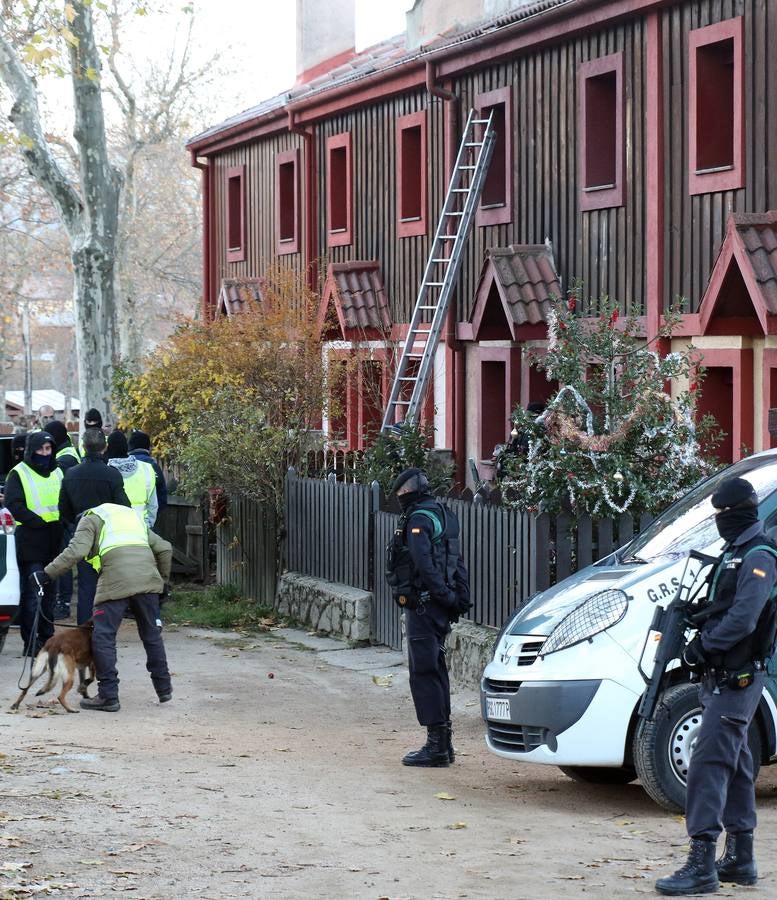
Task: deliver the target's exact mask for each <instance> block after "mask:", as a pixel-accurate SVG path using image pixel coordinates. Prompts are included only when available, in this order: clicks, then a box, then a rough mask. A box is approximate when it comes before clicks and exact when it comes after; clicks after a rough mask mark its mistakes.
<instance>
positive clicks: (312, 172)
mask: <svg viewBox="0 0 777 900" xmlns="http://www.w3.org/2000/svg"><path fill="white" fill-rule="evenodd" d="M288 114H289V133H290V134H298V135H300V136H301V137H302V139H303V140H304V142H305V216H304V218H305V258H306V262H307V274H308V287H309V288H310V290H311V291H313V292H314V293H317V292H318V245H317V240H316V236H317V232H316V157H315V151H316V141H315V137H314V135H313V126H312V125H308V126H306V127H301V126H299V125H297V124H296V123H295V121H294V110H293V109H292V108H291V107H289V108H288Z"/></svg>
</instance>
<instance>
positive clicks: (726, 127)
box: [688, 16, 745, 194]
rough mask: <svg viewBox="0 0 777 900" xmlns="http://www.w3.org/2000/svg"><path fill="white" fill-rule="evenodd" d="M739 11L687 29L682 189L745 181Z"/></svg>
mask: <svg viewBox="0 0 777 900" xmlns="http://www.w3.org/2000/svg"><path fill="white" fill-rule="evenodd" d="M742 29H743V25H742V17H741V16H739V17H738V18H735V19H726V20H725V21H723V22H717V23H716V24H715V25H708V26H707V27H705V28H697V29H695V30H694V31H691V32H690V34H689V35H688V51H689V60H688V89H689V116H688V145H689V149H688V152H689V173H688V189H689V191H690V193H691V194H703V193H710V192H712V191H727V190H735V189H737V188H742V187H744V185H745V174H744V170H745V165H744V114H743V108H744V99H743V93H744V76H743V72H742V41H743V31H742Z"/></svg>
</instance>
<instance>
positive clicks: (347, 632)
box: [275, 572, 373, 644]
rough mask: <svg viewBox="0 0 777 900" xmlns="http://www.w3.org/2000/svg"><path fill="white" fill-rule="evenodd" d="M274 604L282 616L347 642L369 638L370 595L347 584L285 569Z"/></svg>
mask: <svg viewBox="0 0 777 900" xmlns="http://www.w3.org/2000/svg"><path fill="white" fill-rule="evenodd" d="M275 606H276V608H277V610H278V612H279V613H281V614H282V615H287V616H291V617H292V618H294V619H296V620H297V621H298V622H302V623H303V624H305V625H308V626H310V628H314V629H315V630H316V631H320V632H321V633H322V634H331V635H334V636H335V637H342V638H344V639H345V640H347V641H350V642H351V643H354V644H355V643H360V642H363V641H369V639H370V629H371V626H372V606H373V602H372V594H371V593H370V592H369V591H362V590H360V589H359V588H354V587H350V586H349V585H347V584H336V583H335V582H333V581H324V580H323V579H322V578H312V577H311V576H310V575H300V574H299V573H297V572H287V573H286V574H285V575H282V576H281V581H280V585H279V587H278V593H277V596H276V598H275Z"/></svg>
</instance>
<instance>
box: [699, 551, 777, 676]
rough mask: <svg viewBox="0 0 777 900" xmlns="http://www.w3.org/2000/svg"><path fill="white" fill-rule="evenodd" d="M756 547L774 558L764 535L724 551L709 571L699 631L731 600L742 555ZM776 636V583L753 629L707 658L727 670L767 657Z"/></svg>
mask: <svg viewBox="0 0 777 900" xmlns="http://www.w3.org/2000/svg"><path fill="white" fill-rule="evenodd" d="M756 550H762V551H765V552H766V553H770V554H771V555H772V556H774V557H775V561H777V544H775V542H774V541H772V540H771V539H770V538H767V537H766V536H765V535H764V534H757V535H756V536H755V537H754V538H752V539H751V540H749V541H748V542H747V543H745V544H741V545H740V546H738V547H732V548H730V549H729V550H726V551H725V553H724V554H723V555H722V556H721V558H720V562H719V563H718V565H717V566H716V567H715V570H714V572H713V574H712V583H711V586H710V590H709V593H708V598H709V601H710V602H709V604H708V605H707V606H706V607H705V609H704V610H703V611H702V613H701V615H702V616H703V618H704V624H703V625H702V628H701V630H702V633H703V632H704V630H705V629H706V628H707V627H708V625H709V624H710V623H713V624H717V622H719V621H720V620H721V619H722V618H723V616H724V615H725V613H726V612H727V611H728V610H729V609H730V608H731V606H732V604H733V603H734V598H735V596H736V591H737V579H738V577H739V572H740V569H741V567H742V563H743V562H744V560H745V558H746V557H747V556H749V555H750V554H751V553H754V552H755V551H756ZM776 636H777V583H775V584H774V585H772V591H771V593H770V595H769V599H768V600H767V601H766V604H765V605H764V608H763V610H762V611H761V615H760V616H759V618H758V622H757V624H756V626H755V630H754V631H753V632H752V634H749V635H747V636H746V637H744V638H742V640H740V641H738V642H737V643H736V644H734V646H733V647H729V649H728V650H726V651H725V652H723V653H720V654H716V655H715V656H713V657H712V658H711V660H710V662H711V663H712V664H713V665H716V666H723V667H724V668H726V669H734V668H739V667H740V666H743V665H745V664H747V663H748V662H751V661H752V660H757V659H761V660H763V659H768V658H769V657H771V655H772V653H773V652H774V643H775V637H776Z"/></svg>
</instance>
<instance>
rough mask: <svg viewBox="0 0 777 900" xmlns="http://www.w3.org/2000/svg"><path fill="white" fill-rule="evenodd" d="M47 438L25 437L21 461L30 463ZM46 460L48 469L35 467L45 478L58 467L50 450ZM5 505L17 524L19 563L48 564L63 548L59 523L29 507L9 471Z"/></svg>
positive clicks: (16, 478)
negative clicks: (42, 516) (49, 520)
mask: <svg viewBox="0 0 777 900" xmlns="http://www.w3.org/2000/svg"><path fill="white" fill-rule="evenodd" d="M46 440H48V441H50V442H51V443H52V444H53V443H54V442H53V440H52V439H51V438H50V437H49V435H48V434H47V433H46V432H44V431H38V432H35V433H33V434H31V435H29V436H28V439H27V447H26V450H25V452H24V461H25V462H26V463H27V464H28V465H32V455H33V453H35V452H36V451H38V450H39V449H40V447H41V444H42V443H44V441H46ZM49 459H50V461H51V462H50V466H49V469H48V471H47V472H41V471H40V470H39V469H38V470H37V471H38V473H39V474H40V475H43V476H44V477H46V478H51V477H52V472H53V471H54V470H56V469H57V461H56V459H55V457H54V454H53V453H52V454H51V456H50V457H49ZM61 496H62V494H61V492H60V497H61ZM5 505H6V506H7V507H8V509H9V510H10V511H11V515H12V516H13V517H14V519H16V521H17V522H18V523H19V525H18V527H17V529H16V558H17V560H18V561H19V562H20V563H25V562H28V563H29V562H34V563H40V565H41V566H45V565H48V564H49V563H50V562H51V560H52V559H54V557H55V556H57V554H58V553H59V551H60V550H61V549H62V548H61V544H62V524H61V523H60V522H44V521H43V519H41V517H40V516H39V515H37V513H34V512H31V511H30V510H29V509H28V507H27V500H26V498H25V496H24V488H23V487H22V482H21V479H20V478H19V474H18V472H14V471H11V472H10V473H9V475H8V479H7V480H6V482H5Z"/></svg>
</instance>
